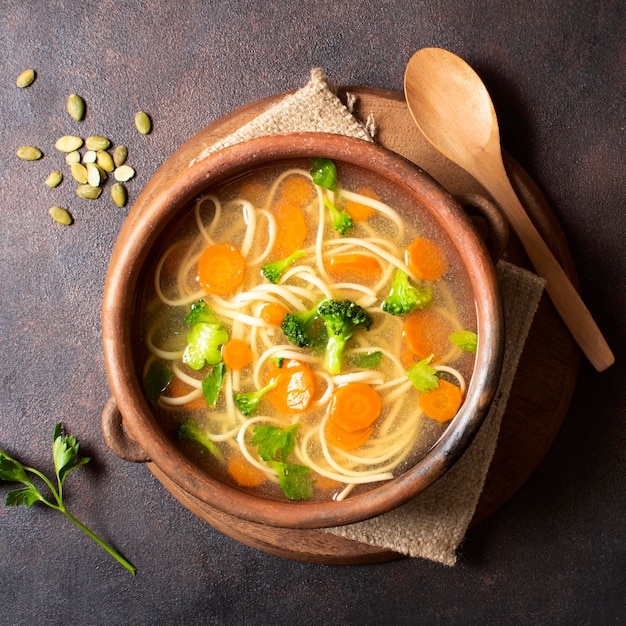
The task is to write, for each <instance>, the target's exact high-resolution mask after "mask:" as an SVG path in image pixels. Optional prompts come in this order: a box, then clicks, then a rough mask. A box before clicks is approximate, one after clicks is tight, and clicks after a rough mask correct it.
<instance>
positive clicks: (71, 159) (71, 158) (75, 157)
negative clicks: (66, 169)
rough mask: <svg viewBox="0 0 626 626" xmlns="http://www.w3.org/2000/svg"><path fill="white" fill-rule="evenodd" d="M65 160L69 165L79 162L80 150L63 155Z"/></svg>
mask: <svg viewBox="0 0 626 626" xmlns="http://www.w3.org/2000/svg"><path fill="white" fill-rule="evenodd" d="M65 162H66V163H67V164H68V165H70V166H71V165H72V163H80V152H78V150H74V151H73V152H68V153H67V154H66V155H65Z"/></svg>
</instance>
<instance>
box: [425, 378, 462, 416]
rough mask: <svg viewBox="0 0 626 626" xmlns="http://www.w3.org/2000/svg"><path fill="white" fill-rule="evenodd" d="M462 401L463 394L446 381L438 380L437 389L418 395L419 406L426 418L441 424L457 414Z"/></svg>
mask: <svg viewBox="0 0 626 626" xmlns="http://www.w3.org/2000/svg"><path fill="white" fill-rule="evenodd" d="M462 401H463V394H462V393H461V389H460V388H459V387H457V386H456V385H453V384H452V383H449V382H448V381H447V380H440V381H439V387H437V389H433V390H432V391H428V392H426V393H421V394H420V399H419V406H420V408H421V409H422V411H424V413H426V415H428V417H430V418H431V419H434V420H437V421H438V422H442V423H443V422H447V421H449V420H451V419H452V418H453V417H454V416H455V415H456V414H457V411H458V410H459V408H460V406H461V402H462Z"/></svg>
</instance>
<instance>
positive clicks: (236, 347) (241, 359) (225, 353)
mask: <svg viewBox="0 0 626 626" xmlns="http://www.w3.org/2000/svg"><path fill="white" fill-rule="evenodd" d="M222 360H223V361H224V364H225V365H226V367H229V368H230V369H233V370H241V369H243V368H244V367H245V366H246V365H248V364H249V363H251V362H252V350H250V346H248V344H247V343H246V342H245V341H242V340H241V339H229V340H228V341H227V342H226V343H225V344H224V345H223V346H222Z"/></svg>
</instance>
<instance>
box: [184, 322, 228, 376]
mask: <svg viewBox="0 0 626 626" xmlns="http://www.w3.org/2000/svg"><path fill="white" fill-rule="evenodd" d="M227 341H228V332H227V331H226V330H224V329H223V328H222V327H221V326H220V325H219V324H207V323H205V322H198V323H197V324H194V325H193V328H192V329H191V332H190V333H189V334H188V335H187V347H186V348H185V351H184V352H183V363H186V364H187V365H188V366H189V367H190V368H191V369H193V370H201V369H202V368H203V367H204V366H205V365H206V364H209V365H217V364H218V363H219V362H220V361H221V360H222V353H221V351H220V346H221V345H223V344H225V343H226V342H227Z"/></svg>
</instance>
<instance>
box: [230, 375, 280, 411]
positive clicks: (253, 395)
mask: <svg viewBox="0 0 626 626" xmlns="http://www.w3.org/2000/svg"><path fill="white" fill-rule="evenodd" d="M277 384H278V381H274V382H272V383H270V384H269V385H267V386H265V387H263V388H262V389H257V391H248V392H247V393H243V392H241V393H234V394H233V400H234V401H235V404H236V405H237V407H238V409H239V410H240V411H241V412H242V413H243V414H244V415H245V416H246V417H250V415H252V414H253V413H254V412H255V411H256V408H257V406H258V404H259V402H260V401H261V398H262V397H263V396H264V395H265V394H266V393H267V392H268V391H270V390H272V389H274V387H276V385H277Z"/></svg>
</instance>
